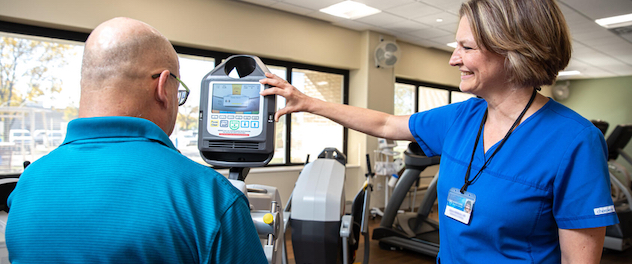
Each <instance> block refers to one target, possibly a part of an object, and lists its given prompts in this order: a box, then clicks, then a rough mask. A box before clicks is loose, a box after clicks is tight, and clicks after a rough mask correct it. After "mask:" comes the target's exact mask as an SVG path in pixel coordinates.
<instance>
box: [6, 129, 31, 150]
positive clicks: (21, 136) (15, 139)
mask: <svg viewBox="0 0 632 264" xmlns="http://www.w3.org/2000/svg"><path fill="white" fill-rule="evenodd" d="M32 141H33V137H31V131H28V130H26V129H11V130H10V131H9V142H11V143H14V144H15V149H16V150H17V149H21V148H22V146H24V147H25V149H26V150H30V149H31V142H32Z"/></svg>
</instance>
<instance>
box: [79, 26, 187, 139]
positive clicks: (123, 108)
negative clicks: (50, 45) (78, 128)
mask: <svg viewBox="0 0 632 264" xmlns="http://www.w3.org/2000/svg"><path fill="white" fill-rule="evenodd" d="M171 74H173V75H174V76H179V75H180V74H179V64H178V56H177V54H176V52H175V50H174V49H173V46H172V45H171V43H170V42H169V40H167V38H165V37H164V36H163V35H162V34H160V32H158V30H156V29H155V28H153V27H151V26H149V25H147V24H145V23H143V22H141V21H138V20H134V19H130V18H114V19H111V20H108V21H106V22H103V23H102V24H100V25H99V26H98V27H97V28H95V29H94V31H92V33H91V34H90V36H89V37H88V40H86V43H85V50H84V55H83V63H82V67H81V102H80V107H79V117H95V116H133V117H140V118H145V119H147V120H150V121H152V122H154V123H155V124H156V125H158V126H159V127H160V128H162V130H163V131H165V133H167V135H169V134H171V132H172V131H173V127H174V125H175V121H176V117H177V111H178V97H177V94H178V86H179V82H178V80H177V79H176V78H174V77H173V76H170V75H171ZM156 75H158V77H156V78H152V76H156Z"/></svg>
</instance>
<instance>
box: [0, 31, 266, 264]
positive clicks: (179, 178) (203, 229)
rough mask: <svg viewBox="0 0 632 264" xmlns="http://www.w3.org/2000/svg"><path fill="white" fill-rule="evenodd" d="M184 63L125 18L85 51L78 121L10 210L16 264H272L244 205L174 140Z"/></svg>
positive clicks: (33, 170) (36, 166) (34, 169)
mask: <svg viewBox="0 0 632 264" xmlns="http://www.w3.org/2000/svg"><path fill="white" fill-rule="evenodd" d="M177 76H179V64H178V56H177V54H176V52H175V50H174V49H173V47H172V46H171V44H170V43H169V41H168V40H167V39H166V38H165V37H164V36H163V35H161V34H160V33H159V32H158V31H157V30H156V29H154V28H152V27H151V26H149V25H147V24H145V23H143V22H140V21H137V20H133V19H129V18H115V19H112V20H109V21H106V22H104V23H102V24H101V25H99V26H98V27H97V28H96V29H95V30H94V31H93V32H92V34H90V36H89V37H88V40H87V41H86V46H85V51H84V57H83V64H82V68H81V102H80V107H79V118H78V119H76V120H73V121H71V122H70V123H69V124H68V132H67V136H66V139H65V141H64V143H63V144H62V145H61V146H59V148H57V149H56V150H54V151H52V152H51V153H50V154H48V155H46V156H44V157H42V158H40V159H39V160H37V161H35V162H33V164H31V165H30V166H29V167H28V168H27V169H26V170H25V171H24V173H22V176H21V177H20V180H19V183H18V184H17V187H16V188H15V190H14V191H13V193H12V194H11V196H10V197H9V200H8V205H9V206H10V213H9V219H8V223H7V228H6V244H7V248H8V250H9V257H10V261H11V262H12V263H13V264H19V263H44V262H46V263H267V261H266V258H265V255H264V253H263V249H262V247H261V243H260V240H259V237H258V235H257V231H256V230H255V227H254V224H253V222H252V219H251V217H250V211H249V207H248V201H247V199H246V197H245V196H244V195H243V194H242V193H241V192H240V191H238V190H237V189H235V188H234V187H233V186H232V185H231V184H230V183H229V182H228V180H226V178H224V177H223V176H222V175H220V174H218V173H217V172H216V171H214V170H213V169H211V168H209V167H206V166H202V165H200V164H197V163H196V162H193V161H191V160H190V159H188V158H186V157H185V156H183V155H181V154H180V153H179V152H178V151H177V150H176V148H175V147H174V146H173V144H172V143H171V141H170V140H169V137H168V135H169V134H171V132H172V131H173V128H174V125H175V122H176V116H177V112H178V105H180V104H182V103H184V101H186V92H180V93H181V96H178V93H179V92H178V90H179V86H180V80H179V79H178V78H177Z"/></svg>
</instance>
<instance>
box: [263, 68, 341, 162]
mask: <svg viewBox="0 0 632 264" xmlns="http://www.w3.org/2000/svg"><path fill="white" fill-rule="evenodd" d="M262 60H263V62H264V63H265V64H266V66H267V67H268V69H269V70H270V71H271V72H272V73H274V74H276V75H277V76H279V77H281V78H283V79H285V80H288V81H289V82H290V83H292V85H294V87H296V88H297V89H298V90H300V91H301V92H303V93H305V94H306V95H309V96H311V97H315V98H318V99H321V100H324V101H328V102H334V103H345V104H346V103H347V100H348V99H347V91H348V86H349V83H348V79H349V72H348V71H345V70H338V69H332V68H325V67H317V66H313V65H305V64H297V63H289V62H283V61H276V60H269V59H268V60H266V59H262ZM284 107H285V99H284V98H283V97H280V96H279V97H277V110H278V109H282V108H284ZM347 133H348V132H347V129H346V128H344V127H342V126H341V125H338V124H336V123H335V122H333V121H331V120H329V119H327V118H324V117H320V116H316V115H313V114H309V113H292V114H289V115H284V116H283V117H281V118H280V119H279V122H277V124H276V141H275V144H276V147H275V153H274V157H273V158H272V161H271V162H270V165H295V164H303V163H305V161H306V158H307V155H309V156H310V160H314V159H315V158H316V157H317V156H318V154H320V152H321V151H322V150H323V149H325V148H326V147H334V148H337V149H338V150H340V151H342V152H343V153H346V152H347V149H346V140H347ZM323 135H327V136H326V137H324V136H323Z"/></svg>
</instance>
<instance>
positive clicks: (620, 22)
mask: <svg viewBox="0 0 632 264" xmlns="http://www.w3.org/2000/svg"><path fill="white" fill-rule="evenodd" d="M595 22H596V23H597V24H599V25H600V26H602V27H605V28H618V27H625V26H629V25H632V14H627V15H620V16H613V17H606V18H602V19H597V20H595Z"/></svg>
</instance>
